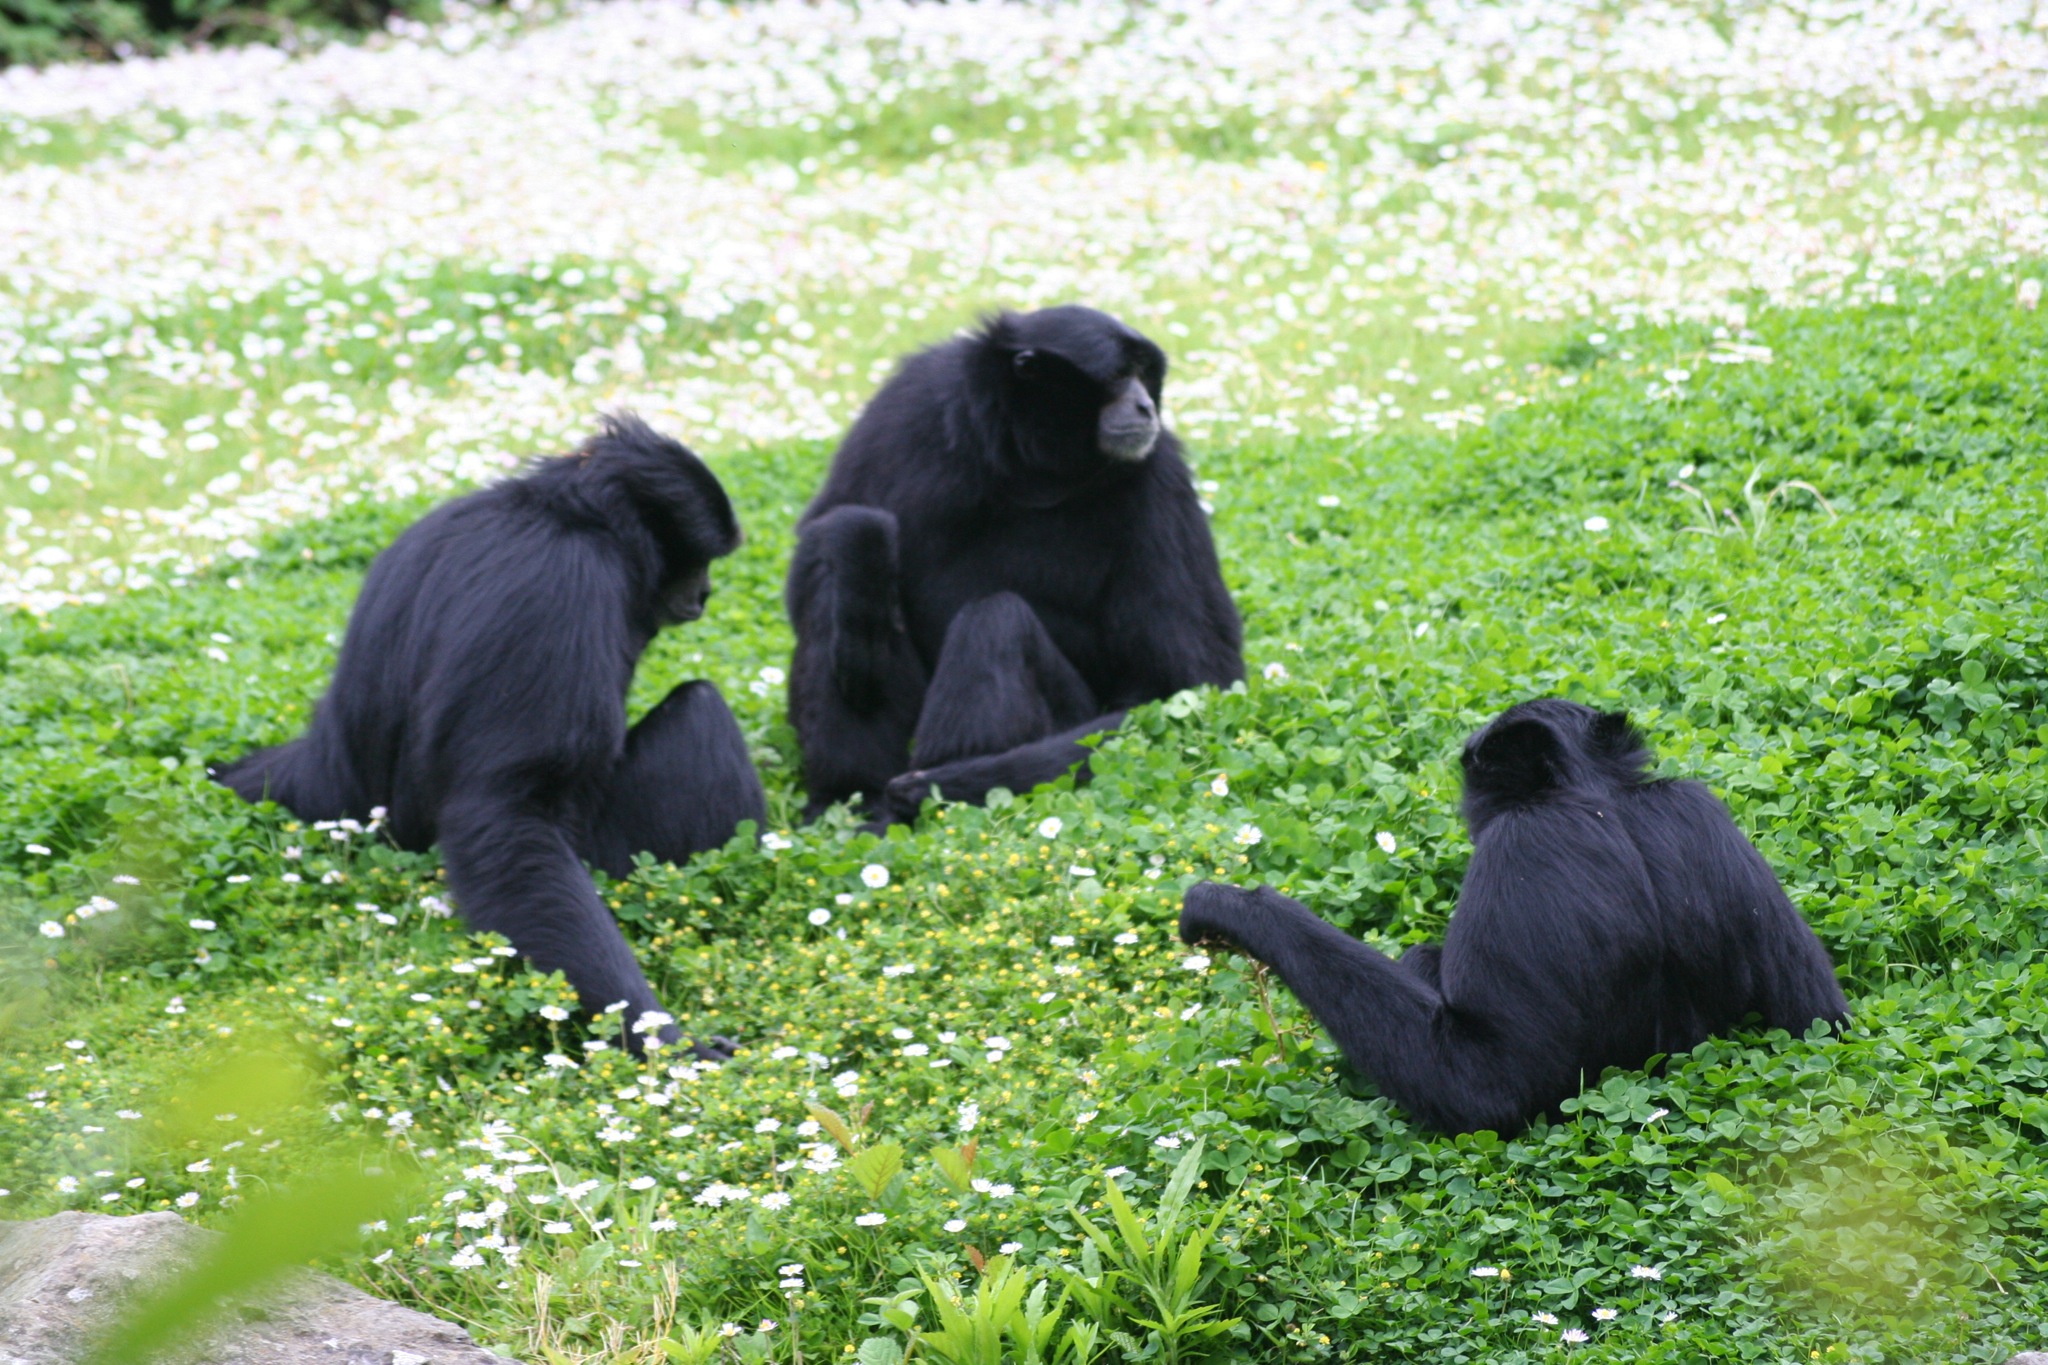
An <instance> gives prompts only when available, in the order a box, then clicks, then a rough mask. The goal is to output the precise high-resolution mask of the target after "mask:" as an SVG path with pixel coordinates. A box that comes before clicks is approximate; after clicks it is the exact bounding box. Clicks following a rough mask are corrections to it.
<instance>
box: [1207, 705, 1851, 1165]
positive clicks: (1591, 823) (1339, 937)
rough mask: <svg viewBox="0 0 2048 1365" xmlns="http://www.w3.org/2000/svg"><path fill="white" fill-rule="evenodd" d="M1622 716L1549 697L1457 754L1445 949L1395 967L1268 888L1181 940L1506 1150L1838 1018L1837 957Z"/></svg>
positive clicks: (1496, 724) (1212, 895) (1214, 912)
mask: <svg viewBox="0 0 2048 1365" xmlns="http://www.w3.org/2000/svg"><path fill="white" fill-rule="evenodd" d="M1649 761H1650V754H1649V751H1648V750H1647V749H1646V748H1645V747H1644V745H1643V741H1642V740H1641V738H1640V737H1639V736H1638V735H1637V734H1636V732H1635V730H1634V729H1633V728H1632V727H1631V726H1630V725H1629V723H1628V719H1627V717H1625V716H1623V715H1620V714H1617V713H1606V712H1600V711H1595V710H1592V709H1591V708H1589V707H1585V706H1580V705H1577V704H1576V703H1573V702H1567V701H1558V700H1554V699H1545V700H1541V701H1531V702H1524V703H1522V704H1521V705H1519V706H1516V707H1513V708H1512V709H1510V710H1508V711H1507V712H1506V713H1504V714H1503V715H1501V716H1499V717H1498V718H1496V719H1495V720H1494V721H1493V722H1492V723H1491V724H1489V725H1487V726H1486V727H1485V728H1483V729H1482V730H1480V731H1479V732H1478V733H1477V734H1475V735H1474V736H1473V737H1472V738H1471V740H1469V741H1468V742H1467V743H1466V745H1465V752H1464V768H1465V820H1466V824H1467V825H1468V826H1469V827H1470V829H1471V832H1472V845H1473V851H1472V862H1471V866H1470V867H1469V868H1468V869H1467V871H1466V873H1465V885H1464V889H1463V891H1462V892H1461V893H1460V894H1459V896H1458V908H1457V910H1456V912H1455V913H1454V914H1453V915H1452V916H1451V921H1450V925H1449V927H1448V929H1447V930H1446V931H1445V934H1444V942H1443V946H1442V947H1441V948H1438V947H1434V946H1428V947H1417V948H1413V949H1411V950H1409V952H1408V953H1407V954H1405V955H1404V956H1403V957H1402V958H1401V960H1400V962H1399V963H1395V962H1393V961H1391V960H1389V959H1387V958H1385V957H1383V956H1381V955H1380V954H1379V953H1376V952H1374V951H1372V950H1371V949H1370V948H1367V947H1366V946H1365V945H1363V944H1361V943H1358V942H1357V941H1355V940H1353V939H1352V938H1350V937H1349V936H1347V935H1345V934H1343V933H1340V932H1338V931H1337V930H1336V929H1334V928H1332V927H1330V926H1329V925H1327V924H1325V923H1324V922H1323V921H1322V920H1320V919H1318V918H1316V916H1315V915H1314V914H1312V913H1311V912H1310V911H1308V910H1307V909H1305V908H1304V907H1302V906H1301V905H1298V904H1296V903H1295V902H1294V901H1291V900H1289V899H1288V898H1287V897H1285V896H1282V895H1280V894H1279V893H1278V892H1276V891H1274V890H1272V889H1271V888H1269V887H1260V888H1258V889H1256V890H1250V891H1248V890H1245V889H1243V888H1240V887H1233V886H1224V885H1220V884H1218V883H1214V882H1211V883H1206V884H1204V885H1201V886H1196V887H1193V888H1191V889H1190V890H1189V891H1188V893H1187V897H1186V901H1185V906H1184V908H1183V909H1182V911H1181V920H1180V931H1181V937H1182V938H1183V939H1185V940H1186V941H1187V942H1189V943H1202V942H1207V941H1211V940H1220V941H1222V942H1224V943H1226V944H1230V945H1233V946H1235V947H1237V948H1240V949H1242V950H1243V951H1244V952H1246V953H1249V954H1250V955H1251V956H1253V957H1255V958H1257V959H1259V960H1260V961H1261V962H1265V963H1267V964H1269V965H1271V966H1272V968H1273V969H1274V971H1276V972H1277V973H1279V975H1280V979H1281V980H1283V981H1285V982H1286V983H1287V985H1288V988H1289V989H1291V990H1292V991H1293V992H1294V993H1295V995H1296V996H1298V997H1299V998H1300V999H1301V1001H1302V1003H1303V1004H1305V1005H1307V1006H1308V1007H1309V1010H1310V1011H1311V1012H1312V1013H1313V1014H1314V1015H1315V1016H1316V1018H1317V1019H1318V1020H1320V1021H1321V1023H1322V1025H1323V1027H1324V1028H1326V1029H1328V1030H1329V1031H1330V1035H1331V1036H1332V1037H1333V1038H1335V1039H1336V1040H1337V1043H1338V1045H1339V1046H1340V1047H1342V1048H1343V1049H1344V1053H1345V1055H1346V1056H1347V1057H1349V1058H1350V1059H1351V1061H1352V1063H1353V1064H1354V1065H1355V1066H1357V1067H1358V1068H1359V1069H1360V1070H1361V1071H1363V1072H1364V1073H1365V1074H1366V1075H1367V1076H1369V1077H1371V1078H1372V1080H1373V1081H1374V1082H1375V1083H1376V1084H1377V1085H1378V1086H1379V1088H1380V1090H1381V1091H1382V1092H1383V1093H1385V1094H1386V1095H1388V1096H1389V1097H1391V1098H1392V1099H1393V1100H1394V1101H1395V1102H1396V1103H1398V1104H1400V1105H1401V1106H1402V1107H1403V1108H1404V1109H1406V1110H1407V1111H1408V1112H1409V1113H1410V1114H1411V1115H1413V1116H1414V1117H1415V1118H1416V1119H1418V1120H1419V1121H1421V1122H1422V1123H1424V1124H1426V1125H1428V1126H1429V1127H1431V1128H1436V1129H1439V1130H1442V1131H1444V1132H1452V1133H1462V1132H1471V1131H1476V1130H1479V1129H1494V1130H1496V1131H1498V1132H1502V1133H1507V1132H1512V1131H1515V1130H1517V1129H1519V1128H1521V1127H1522V1126H1523V1125H1524V1124H1526V1123H1528V1122H1529V1121H1530V1120H1531V1119H1533V1118H1535V1117H1536V1116H1537V1115H1539V1114H1542V1113H1545V1112H1546V1111H1552V1110H1554V1109H1555V1107H1556V1105H1557V1104H1558V1102H1559V1101H1561V1100H1564V1099H1566V1098H1568V1097H1570V1096H1572V1095H1574V1094H1577V1093H1578V1091H1579V1088H1580V1086H1581V1085H1582V1084H1584V1083H1586V1082H1588V1081H1593V1080H1597V1079H1598V1077H1599V1076H1600V1073H1601V1071H1602V1070H1603V1069H1605V1068H1607V1067H1610V1066H1611V1067H1622V1068H1634V1067H1639V1066H1641V1065H1643V1063H1644V1062H1646V1061H1647V1060H1649V1059H1650V1058H1652V1057H1655V1056H1658V1055H1662V1054H1673V1053H1682V1052H1687V1051H1690V1050H1691V1049H1692V1048H1694V1047H1695V1046H1697V1045H1698V1044H1699V1043H1700V1042H1702V1041H1704V1040H1705V1039H1706V1038H1707V1036H1708V1035H1709V1034H1714V1033H1721V1032H1725V1031H1727V1030H1729V1029H1732V1028H1734V1027H1736V1026H1737V1025H1739V1024H1741V1023H1742V1021H1743V1020H1744V1019H1745V1018H1746V1017H1747V1016H1749V1015H1757V1016H1760V1017H1761V1019H1762V1021H1763V1026H1764V1027H1765V1028H1772V1029H1786V1030H1788V1031H1790V1032H1792V1033H1795V1034H1798V1033H1804V1032H1805V1030H1806V1029H1807V1027H1808V1026H1809V1025H1810V1024H1812V1023H1813V1021H1814V1020H1816V1019H1824V1020H1827V1021H1829V1022H1830V1023H1841V1022H1842V1021H1844V1020H1846V1019H1847V1018H1848V1008H1849V1007H1848V1003H1847V1002H1846V1001H1845V1000H1844V999H1843V997H1842V991H1841V988H1840V987H1839V986H1837V985H1836V984H1835V974H1834V968H1833V966H1832V965H1831V964H1830V962H1829V960H1828V955H1827V950H1826V949H1824V948H1823V947H1822V946H1821V944H1820V940H1819V939H1817V938H1816V937H1814V933H1813V931H1812V930H1811V929H1809V928H1808V927H1807V926H1806V922H1805V921H1804V920H1802V919H1800V917H1799V914H1798V912H1797V911H1796V910H1794V909H1793V908H1792V903H1791V902H1790V901H1789V900H1787V899H1786V898H1785V893H1784V891H1783V889H1782V888H1780V887H1779V885H1778V879H1777V877H1776V876H1775V875H1774V874H1773V873H1772V871H1771V869H1770V866H1769V864H1767V863H1765V862H1764V860H1763V858H1762V856H1761V855H1759V854H1758V853H1757V851H1756V849H1755V847H1754V846H1753V845H1751V843H1750V842H1749V840H1748V839H1746V838H1744V837H1743V835H1742V832H1741V830H1739V829H1738V828H1736V825H1735V822H1734V821H1733V820H1732V819H1730V818H1729V815H1728V812H1727V810H1726V809H1725V808H1723V807H1722V805H1721V803H1720V802H1719V801H1717V800H1715V799H1714V796H1713V794H1712V793H1711V792H1709V791H1708V790H1707V789H1706V788H1705V787H1704V786H1701V785H1700V784H1699V783H1697V782H1686V781H1675V780H1671V779H1657V778H1649V777H1646V776H1645V775H1644V770H1645V768H1646V767H1647V765H1648V763H1649Z"/></svg>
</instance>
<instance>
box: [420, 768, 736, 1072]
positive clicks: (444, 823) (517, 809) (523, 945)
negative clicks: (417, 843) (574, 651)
mask: <svg viewBox="0 0 2048 1365" xmlns="http://www.w3.org/2000/svg"><path fill="white" fill-rule="evenodd" d="M440 835H441V838H440V843H441V856H442V858H443V859H444V860H445V861H446V862H447V865H448V882H449V885H450V886H451V887H452V888H453V889H454V891H455V901H456V904H457V905H458V906H459V907H460V908H461V910H462V917H463V919H464V921H466V922H467V923H468V924H469V926H470V927H471V928H473V929H485V930H490V931H492V932H494V933H499V934H503V935H504V936H505V937H506V938H507V939H509V940H511V943H512V946H513V947H515V948H517V949H518V950H519V951H520V953H521V954H523V955H524V956H525V957H526V959H527V960H528V961H529V962H531V963H533V965H534V966H535V967H537V968H539V969H540V970H541V971H544V972H552V971H559V972H561V973H562V975H563V976H565V977H567V978H568V979H569V984H570V985H571V986H572V987H574V988H575V990H576V995H577V998H578V999H579V1000H581V1001H582V1002H583V1007H584V1008H585V1009H587V1010H592V1011H596V1010H602V1009H604V1008H605V1007H606V1006H608V1005H612V1004H616V1003H617V1002H619V1001H621V1000H623V1001H625V1002H626V1019H627V1022H628V1025H629V1028H628V1031H627V1034H626V1037H627V1042H628V1045H629V1046H631V1047H633V1048H634V1049H635V1050H638V1048H639V1044H640V1036H641V1035H640V1034H639V1033H637V1032H635V1031H633V1030H632V1028H631V1027H630V1025H632V1024H633V1023H636V1022H638V1021H640V1020H641V1018H642V1017H643V1016H644V1015H646V1014H647V1013H648V1012H650V1011H653V1012H656V1013H660V1012H661V1002H660V1001H659V1000H657V999H656V998H655V995H654V988H653V987H652V986H650V985H648V984H647V977H646V975H645V974H644V973H642V972H641V970H640V964H639V963H638V962H637V961H635V960H634V957H633V950H632V949H631V948H629V947H628V946H627V945H626V938H625V935H624V934H622V933H620V932H619V925H618V921H617V920H614V919H613V918H612V916H611V912H610V911H609V910H607V909H605V906H604V902H603V901H601V900H599V899H598V895H597V888H596V887H595V886H593V885H591V881H590V874H589V873H587V872H585V871H584V870H583V862H582V860H581V859H580V858H579V857H577V851H576V849H575V848H574V847H572V846H571V844H570V841H569V837H568V835H567V834H566V833H564V831H563V830H562V828H561V826H560V824H558V823H557V822H556V821H555V820H554V819H552V818H550V817H549V816H547V815H545V814H542V813H540V812H537V811H534V810H532V809H531V808H529V807H525V806H523V805H521V804H519V803H516V802H513V801H508V800H506V799H505V798H503V797H501V796H496V795H483V794H467V795H462V796H457V797H452V798H450V799H449V800H448V801H446V802H445V803H443V805H442V808H441V820H440ZM659 1035H660V1037H661V1039H662V1041H663V1042H675V1041H677V1040H678V1039H679V1038H680V1037H681V1034H680V1033H679V1031H678V1030H677V1029H676V1027H675V1025H674V1024H673V1023H670V1024H665V1025H662V1026H661V1028H660V1030H659ZM728 1055H729V1054H728Z"/></svg>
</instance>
